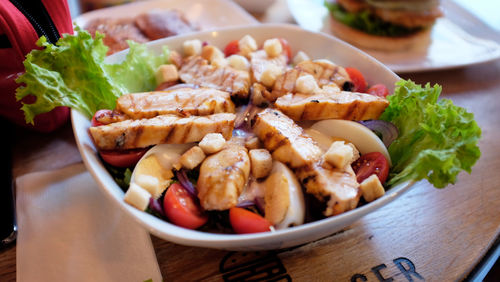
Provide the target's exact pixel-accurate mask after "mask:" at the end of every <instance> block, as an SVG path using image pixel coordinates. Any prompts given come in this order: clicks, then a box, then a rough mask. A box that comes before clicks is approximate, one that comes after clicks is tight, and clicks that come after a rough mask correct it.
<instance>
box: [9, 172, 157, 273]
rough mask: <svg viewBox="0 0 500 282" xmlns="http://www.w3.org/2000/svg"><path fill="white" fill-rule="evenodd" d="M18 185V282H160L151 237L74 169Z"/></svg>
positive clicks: (27, 178) (88, 177)
mask: <svg viewBox="0 0 500 282" xmlns="http://www.w3.org/2000/svg"><path fill="white" fill-rule="evenodd" d="M16 184H17V190H16V191H17V200H16V204H17V220H18V239H17V280H18V281H21V282H23V281H145V280H149V279H151V280H152V281H155V282H156V281H162V277H161V273H160V270H159V266H158V262H157V260H156V255H155V252H154V249H153V246H152V243H151V238H150V236H149V234H148V233H147V232H146V231H145V230H144V229H143V228H142V227H141V226H140V225H138V224H137V223H136V222H134V221H133V220H132V219H130V218H128V217H127V215H125V214H123V213H122V212H121V210H120V209H118V208H117V207H116V206H115V205H114V204H113V203H111V202H110V201H109V200H108V199H107V198H106V197H105V195H104V194H102V193H101V191H99V188H98V187H97V184H96V183H95V181H94V180H93V179H92V177H91V175H90V174H89V173H88V172H87V171H86V169H85V167H84V165H83V164H81V163H80V164H76V165H71V166H68V167H65V168H63V169H59V170H56V171H49V172H36V173H30V174H26V175H23V176H21V177H19V178H18V179H17V180H16Z"/></svg>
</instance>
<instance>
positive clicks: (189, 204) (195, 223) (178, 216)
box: [163, 183, 208, 229]
mask: <svg viewBox="0 0 500 282" xmlns="http://www.w3.org/2000/svg"><path fill="white" fill-rule="evenodd" d="M163 210H164V211H165V215H166V216H167V218H168V219H169V220H170V221H171V222H172V223H174V224H175V225H178V226H181V227H184V228H189V229H196V228H198V227H201V226H202V225H203V224H205V223H206V222H207V221H208V215H206V214H204V213H203V210H202V209H201V207H200V205H199V204H198V203H196V202H195V199H194V198H193V197H192V196H191V194H189V193H188V191H186V189H184V187H182V186H181V185H180V184H179V183H174V184H172V185H170V187H168V189H167V192H166V193H165V197H164V198H163Z"/></svg>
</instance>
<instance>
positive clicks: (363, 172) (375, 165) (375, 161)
mask: <svg viewBox="0 0 500 282" xmlns="http://www.w3.org/2000/svg"><path fill="white" fill-rule="evenodd" d="M352 169H353V170H354V172H355V173H356V179H357V180H358V183H361V182H363V180H365V179H366V178H368V177H369V176H370V175H372V174H375V175H377V177H378V179H379V180H380V183H382V184H384V182H385V181H386V180H387V176H388V175H389V162H388V161H387V159H386V158H385V156H384V155H383V154H382V153H380V152H371V153H368V154H364V155H362V156H361V157H360V158H359V159H358V160H356V161H355V162H354V163H353V164H352Z"/></svg>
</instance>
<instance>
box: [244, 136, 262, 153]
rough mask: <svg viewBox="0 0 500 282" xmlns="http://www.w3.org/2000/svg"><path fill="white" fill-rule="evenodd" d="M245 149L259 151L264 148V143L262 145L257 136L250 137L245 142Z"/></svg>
mask: <svg viewBox="0 0 500 282" xmlns="http://www.w3.org/2000/svg"><path fill="white" fill-rule="evenodd" d="M245 148H247V149H248V150H252V149H259V148H262V143H260V140H259V138H258V137H257V136H254V137H250V138H248V139H247V140H245Z"/></svg>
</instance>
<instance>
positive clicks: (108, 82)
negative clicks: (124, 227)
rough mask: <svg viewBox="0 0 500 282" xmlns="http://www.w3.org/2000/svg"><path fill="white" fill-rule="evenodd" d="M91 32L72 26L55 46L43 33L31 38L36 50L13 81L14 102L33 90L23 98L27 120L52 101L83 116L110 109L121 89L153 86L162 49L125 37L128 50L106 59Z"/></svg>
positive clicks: (165, 55) (162, 57) (49, 106)
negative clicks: (115, 61)
mask: <svg viewBox="0 0 500 282" xmlns="http://www.w3.org/2000/svg"><path fill="white" fill-rule="evenodd" d="M103 37H104V35H102V34H99V33H97V34H96V36H95V38H94V39H93V38H92V36H91V35H90V34H89V33H88V32H87V31H83V30H81V29H79V28H78V27H76V28H75V35H68V34H66V35H65V36H64V37H62V38H61V39H60V40H59V41H58V42H57V43H56V45H53V44H50V43H48V42H47V40H46V38H45V37H41V38H40V39H39V40H38V41H37V45H38V46H40V47H42V48H43V49H41V50H33V51H31V52H30V53H29V54H28V55H27V56H26V60H25V61H24V67H25V69H26V72H25V73H24V74H23V75H21V76H20V77H19V78H18V79H17V80H16V82H17V83H19V84H22V85H23V86H20V87H18V88H17V90H16V99H17V100H18V101H19V100H21V99H23V98H24V97H26V96H30V95H33V96H35V97H36V101H35V102H34V103H32V104H27V103H23V106H22V108H21V109H22V110H23V111H24V113H25V118H26V122H27V123H33V119H34V117H35V116H36V115H38V114H41V113H46V112H49V111H51V110H52V109H54V108H55V107H58V106H67V107H70V108H73V109H77V110H79V111H80V112H82V113H83V114H85V115H86V116H87V117H88V118H91V117H92V115H93V114H94V113H95V112H96V111H97V110H99V109H114V107H115V103H116V99H117V98H118V97H120V96H121V95H123V94H125V93H131V92H138V91H150V90H153V89H154V88H155V86H156V78H155V71H156V69H157V68H158V66H160V65H161V64H165V63H167V61H168V49H167V48H165V49H164V50H163V53H162V54H160V55H154V54H153V53H151V52H150V51H149V50H147V48H146V46H145V45H142V44H137V43H134V42H129V46H130V52H129V54H128V55H127V57H126V59H125V60H124V61H123V62H121V63H119V64H106V63H105V62H104V60H105V58H106V52H107V50H108V47H107V46H105V45H104V43H103V41H102V39H103Z"/></svg>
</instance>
